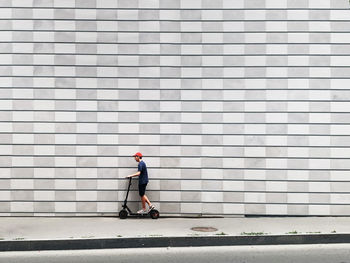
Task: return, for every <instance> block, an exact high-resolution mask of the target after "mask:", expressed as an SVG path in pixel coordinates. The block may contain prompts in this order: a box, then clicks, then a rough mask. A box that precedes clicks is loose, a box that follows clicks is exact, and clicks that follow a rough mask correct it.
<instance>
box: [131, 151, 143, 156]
mask: <svg viewBox="0 0 350 263" xmlns="http://www.w3.org/2000/svg"><path fill="white" fill-rule="evenodd" d="M135 156H138V157H142V153H140V152H137V153H135V154H134V155H133V157H135Z"/></svg>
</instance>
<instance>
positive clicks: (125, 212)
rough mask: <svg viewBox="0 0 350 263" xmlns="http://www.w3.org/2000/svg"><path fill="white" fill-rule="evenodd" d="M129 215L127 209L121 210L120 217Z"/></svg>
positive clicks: (124, 217)
mask: <svg viewBox="0 0 350 263" xmlns="http://www.w3.org/2000/svg"><path fill="white" fill-rule="evenodd" d="M127 217H128V211H126V210H125V209H123V210H120V212H119V218H120V219H126V218H127Z"/></svg>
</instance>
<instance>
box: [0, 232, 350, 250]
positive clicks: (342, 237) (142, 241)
mask: <svg viewBox="0 0 350 263" xmlns="http://www.w3.org/2000/svg"><path fill="white" fill-rule="evenodd" d="M327 243H333V244H334V243H350V234H316V235H264V236H220V237H217V236H206V237H140V238H106V239H73V240H72V239H69V240H25V241H24V240H21V241H0V252H4V251H38V250H74V249H112V248H151V247H201V246H244V245H250V246H256V245H301V244H327Z"/></svg>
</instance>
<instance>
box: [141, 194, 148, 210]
mask: <svg viewBox="0 0 350 263" xmlns="http://www.w3.org/2000/svg"><path fill="white" fill-rule="evenodd" d="M145 196H146V195H143V196H141V203H142V209H143V210H146V198H147V197H146V198H145Z"/></svg>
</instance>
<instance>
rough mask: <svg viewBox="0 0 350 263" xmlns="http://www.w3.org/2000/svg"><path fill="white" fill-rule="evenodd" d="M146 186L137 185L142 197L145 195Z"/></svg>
mask: <svg viewBox="0 0 350 263" xmlns="http://www.w3.org/2000/svg"><path fill="white" fill-rule="evenodd" d="M146 186H147V184H139V195H140V196H141V197H142V196H144V195H145V192H146Z"/></svg>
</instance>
